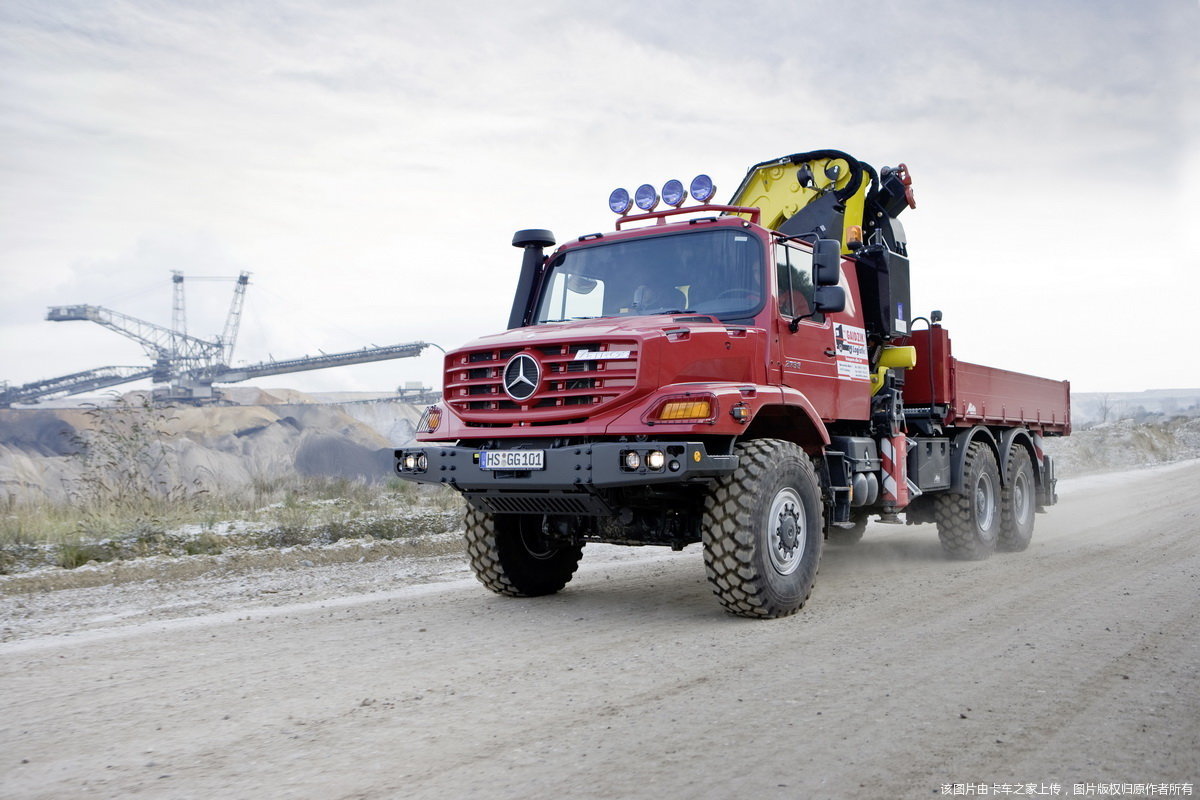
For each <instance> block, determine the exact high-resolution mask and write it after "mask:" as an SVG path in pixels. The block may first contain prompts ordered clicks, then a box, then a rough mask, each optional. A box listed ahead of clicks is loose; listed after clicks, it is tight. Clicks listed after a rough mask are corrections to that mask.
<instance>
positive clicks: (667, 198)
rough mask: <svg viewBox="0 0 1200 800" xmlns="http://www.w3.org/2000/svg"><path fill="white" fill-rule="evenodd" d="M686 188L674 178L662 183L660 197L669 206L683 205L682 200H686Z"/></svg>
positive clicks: (677, 206)
mask: <svg viewBox="0 0 1200 800" xmlns="http://www.w3.org/2000/svg"><path fill="white" fill-rule="evenodd" d="M687 196H688V193H687V190H686V189H684V188H683V183H682V182H681V181H677V180H675V179H674V178H672V179H671V180H669V181H667V182H666V183H664V184H663V188H662V199H663V202H664V203H666V204H667V205H669V206H674V207H675V208H679V207H680V206H681V205H683V201H684V200H687Z"/></svg>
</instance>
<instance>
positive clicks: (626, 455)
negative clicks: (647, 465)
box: [621, 450, 642, 472]
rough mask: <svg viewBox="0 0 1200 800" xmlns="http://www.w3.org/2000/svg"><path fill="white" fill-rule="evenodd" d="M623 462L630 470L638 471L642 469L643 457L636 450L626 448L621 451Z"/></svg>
mask: <svg viewBox="0 0 1200 800" xmlns="http://www.w3.org/2000/svg"><path fill="white" fill-rule="evenodd" d="M621 464H622V466H624V467H625V469H627V470H629V471H630V472H636V471H637V470H639V469H641V466H642V457H641V456H640V455H638V453H637V451H636V450H626V451H625V452H623V453H621Z"/></svg>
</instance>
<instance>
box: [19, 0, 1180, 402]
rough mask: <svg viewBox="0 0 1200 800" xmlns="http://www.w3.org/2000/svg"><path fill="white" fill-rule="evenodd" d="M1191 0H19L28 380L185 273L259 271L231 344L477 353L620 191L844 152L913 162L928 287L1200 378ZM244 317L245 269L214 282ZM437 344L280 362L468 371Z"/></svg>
mask: <svg viewBox="0 0 1200 800" xmlns="http://www.w3.org/2000/svg"><path fill="white" fill-rule="evenodd" d="M1196 30H1200V2H1197V0H1142V2H1138V3H1129V2H1124V1H1119V2H1118V1H1115V0H1036V1H1035V0H1004V1H1003V2H991V3H961V2H949V1H948V0H947V1H945V2H941V1H934V0H840V1H839V2H818V1H816V0H792V1H791V2H782V1H778V0H763V1H762V2H758V3H755V4H753V5H750V4H745V7H740V6H739V4H730V3H721V2H708V0H693V1H692V2H675V1H673V0H668V1H667V2H658V3H653V4H651V3H644V2H625V1H624V0H610V1H609V2H605V3H595V4H584V3H577V2H567V1H566V0H563V1H561V2H540V3H504V4H502V3H492V2H478V1H477V0H459V2H454V3H424V2H422V3H417V2H408V1H407V0H399V1H396V0H393V1H391V2H372V1H371V0H351V1H350V2H346V1H344V0H343V1H339V2H336V3H335V2H331V1H330V2H318V1H317V0H309V1H308V2H305V1H304V0H296V1H294V2H276V0H258V1H256V2H253V3H247V2H225V1H223V0H210V1H209V2H180V1H179V0H163V1H162V2H156V1H154V0H85V1H82V2H64V1H59V0H36V1H35V2H25V1H24V0H6V2H4V3H3V4H0V289H2V291H0V381H8V382H9V383H10V384H13V385H19V384H23V383H26V382H31V381H35V380H40V379H44V378H49V377H53V376H57V375H63V374H67V373H71V372H76V371H79V370H84V369H89V368H93V367H98V366H106V365H144V364H146V363H147V359H146V356H145V355H144V353H143V351H142V349H141V347H140V346H139V345H138V344H137V343H135V342H133V341H131V340H129V339H126V338H124V337H122V336H120V335H118V334H116V333H113V332H111V331H108V330H105V329H103V328H101V327H100V326H97V325H94V324H92V323H88V322H48V321H46V320H45V314H46V308H47V306H51V305H61V304H75V303H89V304H93V305H103V306H105V307H108V308H111V309H114V310H116V311H119V312H122V313H124V314H128V315H132V316H134V317H138V318H140V319H144V320H147V321H150V322H155V323H158V324H160V325H163V326H168V325H170V323H171V271H172V270H179V271H182V272H183V273H184V275H185V281H186V279H187V278H192V277H194V278H199V277H202V276H213V277H220V276H234V275H237V274H238V272H240V271H243V270H245V271H249V272H250V273H251V279H250V280H251V283H250V285H249V287H248V290H247V294H246V305H245V311H244V315H243V320H242V325H241V330H240V336H239V339H238V344H237V349H236V352H235V354H234V361H235V362H242V361H245V362H257V361H262V360H266V359H268V358H275V359H284V358H294V357H298V356H302V355H315V354H317V353H319V352H321V351H324V352H326V353H333V352H339V351H344V350H353V349H358V348H361V347H363V346H367V345H389V344H398V343H402V342H411V341H418V340H420V341H427V342H434V343H436V344H438V345H440V346H441V347H444V348H446V349H450V348H453V347H456V346H459V345H461V344H463V343H465V342H467V341H468V340H470V339H472V338H474V337H476V336H480V335H483V334H486V333H491V332H496V331H499V330H502V329H503V328H504V327H505V325H506V322H507V319H508V313H509V308H510V305H511V296H512V291H513V289H514V288H515V285H516V279H517V273H518V269H519V265H520V252H519V251H518V250H515V249H513V248H512V247H511V240H512V234H513V232H514V231H516V230H518V229H523V228H549V229H550V230H552V231H554V233H555V234H556V236H557V238H558V241H559V242H563V241H566V240H569V239H571V238H574V237H576V236H579V235H581V234H586V233H592V232H596V231H607V230H611V229H612V228H613V222H614V217H613V215H612V214H611V212H609V211H608V208H607V197H608V194H609V192H610V191H611V190H612V189H613V188H615V187H617V186H624V187H626V188H628V189H631V190H632V189H633V188H635V187H636V186H637V185H638V184H641V183H652V184H654V185H656V186H661V184H662V183H663V182H664V181H666V180H667V179H669V178H679V179H681V180H682V181H683V182H684V183H685V184H686V183H687V182H688V181H689V180H690V178H691V177H692V176H693V175H695V174H697V173H700V172H704V173H707V174H709V175H711V176H712V177H713V178H714V180H715V182H716V184H717V187H718V191H717V195H718V198H720V199H725V198H727V197H729V195H731V194H732V192H733V190H734V189H735V188H736V187H737V185H738V183H739V182H740V180H741V179H742V176H743V175H744V174H745V171H746V169H747V167H749V166H750V165H752V164H755V163H758V162H761V161H765V160H767V159H771V158H774V157H777V156H782V155H786V154H789V153H794V152H801V151H806V150H814V149H820V148H836V149H840V150H844V151H847V152H849V153H851V154H853V155H855V156H856V157H858V158H859V159H861V160H864V161H867V162H868V163H871V164H873V165H875V166H876V167H881V166H884V165H895V164H896V163H898V162H904V163H906V164H907V165H908V167H909V170H910V172H911V174H912V176H913V184H914V190H915V195H916V199H917V208H916V209H915V210H910V211H908V212H906V213H905V214H904V215H903V217H902V218H901V220H902V222H903V223H904V225H905V228H906V230H907V233H908V239H909V252H910V256H911V259H912V272H913V288H912V295H913V296H912V300H913V305H914V307H915V308H916V309H917V311H918V312H920V313H927V312H928V311H929V310H932V309H935V308H937V309H940V310H942V311H943V313H944V315H945V320H944V324H945V326H946V328H947V329H948V330H949V331H950V334H951V336H952V339H953V346H954V352H955V355H957V356H958V357H959V358H961V359H963V360H967V361H973V362H976V363H982V364H988V365H991V366H997V367H1002V368H1006V369H1013V370H1018V371H1023V372H1030V373H1033V374H1038V375H1044V376H1046V377H1052V378H1056V379H1069V380H1071V382H1072V387H1073V389H1074V390H1076V391H1081V392H1096V391H1100V392H1118V391H1138V390H1142V389H1165V388H1187V387H1195V386H1197V385H1200V380H1198V379H1197V378H1196V377H1195V375H1193V374H1192V372H1191V371H1190V370H1188V369H1186V364H1185V363H1184V362H1181V360H1180V359H1181V356H1182V351H1183V343H1184V342H1185V341H1187V340H1188V337H1189V335H1190V333H1191V332H1192V330H1193V327H1194V323H1193V320H1194V319H1195V318H1196V311H1195V307H1196V302H1197V297H1198V296H1200V291H1198V290H1200V279H1198V278H1197V275H1200V243H1198V242H1200V236H1197V233H1198V230H1197V228H1198V223H1197V222H1196V219H1197V217H1196V213H1195V211H1194V209H1195V208H1196V207H1197V206H1198V205H1200V189H1198V188H1197V187H1200V56H1198V55H1197V54H1198V53H1200V48H1197V47H1196V46H1195V42H1194V33H1195V31H1196ZM185 286H186V288H187V304H188V308H187V311H188V330H189V332H190V333H192V334H194V335H198V336H201V337H205V338H211V337H214V336H215V335H217V334H219V333H220V332H221V329H222V326H223V325H224V318H225V314H226V311H227V309H228V306H229V303H230V299H231V297H232V292H233V284H232V282H228V281H225V282H222V281H203V282H201V281H187V282H186V283H185ZM440 369H441V353H440V352H439V351H437V350H436V349H434V348H430V349H428V350H427V351H426V352H425V354H424V355H422V356H421V357H419V358H413V359H403V360H395V361H386V362H381V363H377V364H369V365H360V366H353V367H342V368H338V369H332V370H322V371H314V372H308V373H298V374H294V375H286V376H277V377H273V378H268V379H264V380H262V381H258V382H256V383H257V384H258V385H262V386H267V387H288V388H296V389H301V390H304V391H387V390H390V389H393V388H395V387H396V386H397V385H399V384H402V383H405V382H408V381H421V382H423V383H425V384H427V385H432V386H435V387H440V383H441V375H440Z"/></svg>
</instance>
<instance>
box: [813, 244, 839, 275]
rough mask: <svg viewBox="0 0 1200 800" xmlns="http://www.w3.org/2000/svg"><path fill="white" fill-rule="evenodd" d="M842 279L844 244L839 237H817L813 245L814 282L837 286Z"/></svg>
mask: <svg viewBox="0 0 1200 800" xmlns="http://www.w3.org/2000/svg"><path fill="white" fill-rule="evenodd" d="M841 279H842V245H841V242H839V241H838V240H837V239H817V242H816V245H815V246H814V247H813V283H815V284H816V285H817V286H837V285H838V282H839V281H841Z"/></svg>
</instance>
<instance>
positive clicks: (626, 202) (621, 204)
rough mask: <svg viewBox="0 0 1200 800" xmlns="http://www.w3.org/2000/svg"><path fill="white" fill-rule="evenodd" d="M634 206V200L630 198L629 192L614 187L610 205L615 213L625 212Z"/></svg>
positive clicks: (609, 198) (609, 200)
mask: <svg viewBox="0 0 1200 800" xmlns="http://www.w3.org/2000/svg"><path fill="white" fill-rule="evenodd" d="M632 206H633V201H632V200H631V199H629V192H627V191H625V190H624V189H613V191H612V194H610V195H609V196H608V207H609V208H610V209H612V212H613V213H614V214H624V213H625V212H627V211H628V210H629V209H630V208H631V207H632Z"/></svg>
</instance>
